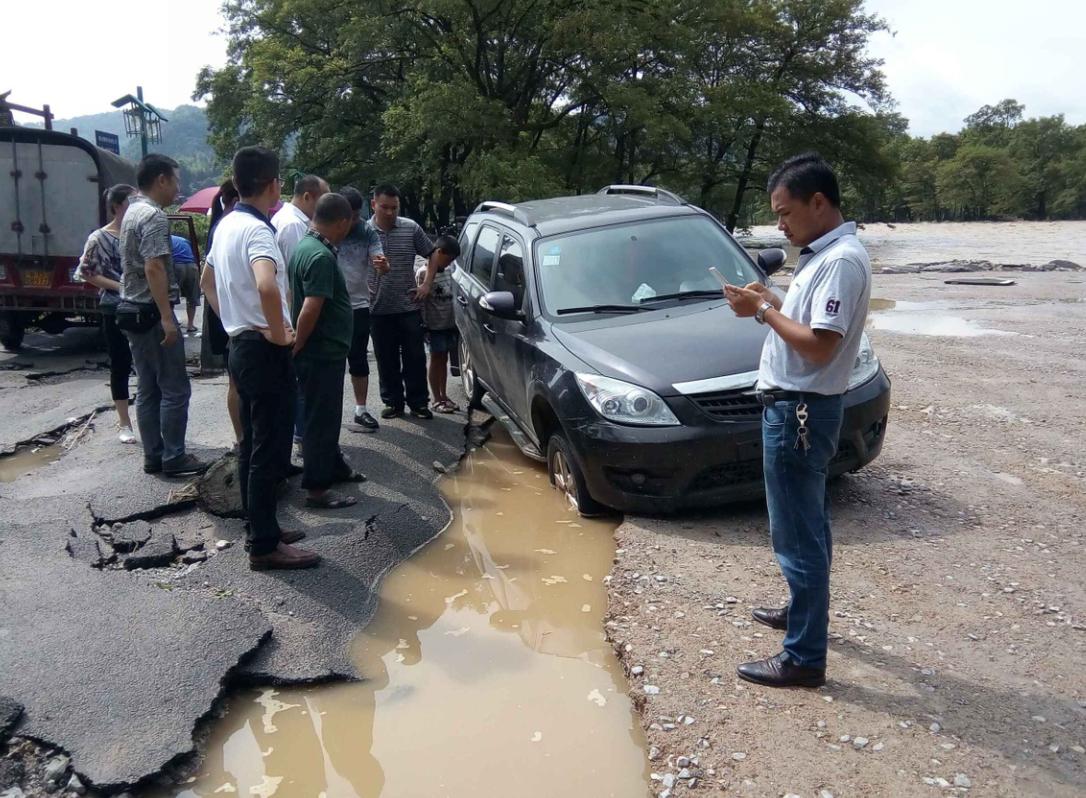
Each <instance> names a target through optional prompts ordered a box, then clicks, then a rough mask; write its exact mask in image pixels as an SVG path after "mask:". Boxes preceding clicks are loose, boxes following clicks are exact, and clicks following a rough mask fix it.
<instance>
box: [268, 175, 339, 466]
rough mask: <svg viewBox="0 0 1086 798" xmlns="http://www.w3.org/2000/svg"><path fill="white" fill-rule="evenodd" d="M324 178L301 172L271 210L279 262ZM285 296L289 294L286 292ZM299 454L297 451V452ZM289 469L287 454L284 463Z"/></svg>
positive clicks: (299, 234) (303, 227)
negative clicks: (287, 194) (288, 195)
mask: <svg viewBox="0 0 1086 798" xmlns="http://www.w3.org/2000/svg"><path fill="white" fill-rule="evenodd" d="M329 190H330V189H329V187H328V183H327V181H325V179H324V178H322V177H318V176H317V175H303V176H302V177H299V178H298V180H297V181H295V183H294V195H293V196H292V197H291V198H290V202H288V203H286V204H285V205H284V206H283V207H282V208H280V209H279V210H278V211H276V212H275V215H274V216H273V217H272V218H271V223H272V227H274V228H275V243H276V244H278V245H279V251H280V252H281V253H282V254H283V263H290V258H291V256H292V255H293V254H294V248H295V247H297V246H298V242H299V241H301V240H302V239H303V238H305V234H306V233H307V232H309V224H310V222H311V221H312V220H313V212H314V210H315V209H316V207H317V200H319V199H320V198H321V197H323V196H324V195H325V194H327V193H328V192H329ZM287 295H288V296H289V293H288V294H287ZM303 415H304V411H303V408H302V390H301V387H299V388H298V412H297V415H296V416H295V419H294V443H295V444H296V445H297V446H298V447H299V450H300V448H301V445H302V416H303ZM298 456H299V457H301V456H302V455H301V451H299V452H298ZM284 465H285V467H286V468H287V469H288V470H289V469H290V453H289V452H288V453H287V460H286V463H285V464H284Z"/></svg>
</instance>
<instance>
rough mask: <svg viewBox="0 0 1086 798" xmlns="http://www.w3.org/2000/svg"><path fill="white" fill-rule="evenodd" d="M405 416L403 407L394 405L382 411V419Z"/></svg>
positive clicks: (387, 406)
mask: <svg viewBox="0 0 1086 798" xmlns="http://www.w3.org/2000/svg"><path fill="white" fill-rule="evenodd" d="M402 416H403V408H402V407H394V406H393V405H386V406H385V409H384V410H382V411H381V418H401V417H402Z"/></svg>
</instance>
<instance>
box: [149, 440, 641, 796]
mask: <svg viewBox="0 0 1086 798" xmlns="http://www.w3.org/2000/svg"><path fill="white" fill-rule="evenodd" d="M441 488H442V493H443V494H444V496H445V498H446V501H447V502H448V503H449V505H450V507H451V508H452V510H453V514H454V519H453V521H452V523H451V524H450V526H449V527H448V529H446V530H445V531H444V532H443V533H442V534H441V535H439V536H438V537H437V538H436V539H434V540H433V541H432V542H431V543H430V544H429V545H427V546H426V547H425V548H423V549H422V550H421V551H419V552H418V553H416V554H415V555H414V556H413V557H412V558H410V559H409V560H407V561H405V562H404V563H401V564H400V565H399V566H397V567H396V568H395V569H394V570H393V571H392V572H391V573H390V574H389V575H388V576H387V577H386V578H385V581H384V583H383V584H382V587H381V591H380V597H381V601H380V606H379V608H378V611H377V615H376V616H375V618H374V620H373V621H372V623H371V624H370V625H369V626H368V627H367V628H366V630H365V631H364V633H363V634H361V635H360V636H359V637H358V638H357V640H356V641H355V649H354V654H355V657H356V660H357V662H358V664H359V667H360V670H361V671H362V673H364V674H366V675H367V677H368V681H365V682H362V683H358V684H341V685H334V686H322V687H312V688H306V689H271V688H268V689H263V690H255V691H246V692H244V693H242V694H239V695H237V696H235V697H234V699H233V700H232V701H231V702H230V703H229V706H228V709H227V712H226V714H225V716H224V717H223V718H222V720H221V721H220V722H219V723H218V724H217V725H216V727H215V728H214V730H213V732H212V734H211V737H210V740H209V741H208V743H207V745H206V746H205V750H206V752H207V753H206V757H205V759H204V762H203V764H202V766H201V767H200V768H199V771H198V773H197V775H195V776H193V777H192V779H190V782H189V783H187V784H184V785H182V786H181V788H179V789H178V790H175V791H173V792H172V793H170V794H171V795H174V796H178V797H179V798H196V797H197V796H200V798H205V797H207V798H210V797H211V796H221V795H232V794H237V795H243V796H248V795H257V796H263V797H264V798H270V797H271V796H279V797H280V798H294V796H312V797H313V798H317V797H318V796H324V798H340V797H341V796H343V797H345V798H351V797H353V796H360V797H364V798H370V797H371V796H378V795H380V796H387V797H389V798H398V797H399V796H450V798H459V797H460V796H463V797H464V798H467V796H472V797H473V798H477V797H478V796H490V795H494V796H498V795H501V796H523V797H524V798H536V797H537V796H538V798H544V796H547V797H549V796H555V795H591V796H623V798H625V797H626V796H639V795H645V794H647V793H648V791H649V778H648V767H647V764H648V763H647V760H646V757H645V742H644V738H643V735H642V731H641V726H640V723H639V722H638V719H637V717H636V715H635V713H634V709H633V706H632V704H631V702H630V700H629V698H628V696H627V694H626V684H625V678H624V676H623V674H622V671H621V668H620V666H619V664H618V661H617V659H616V658H615V656H614V652H613V651H612V649H611V647H610V646H609V644H608V643H607V640H606V638H605V636H604V630H603V614H604V611H605V609H606V605H607V591H606V585H605V583H604V582H603V578H604V577H605V576H606V575H607V574H608V572H609V571H610V568H611V562H612V558H613V557H614V551H615V547H614V539H613V532H614V522H606V521H589V520H586V519H582V518H579V517H578V516H577V515H576V513H574V512H573V511H572V510H571V509H570V508H568V507H567V506H566V505H565V503H564V502H563V501H562V499H561V498H560V497H559V496H558V494H557V493H555V492H554V491H553V490H552V489H551V487H550V485H549V484H548V482H547V478H546V474H545V472H544V471H543V470H542V469H541V468H540V467H538V466H536V465H535V464H533V463H530V462H529V461H527V460H525V459H524V458H523V457H522V456H521V455H520V454H519V453H518V452H517V451H516V449H515V448H514V446H513V444H512V443H511V442H510V441H509V439H508V438H507V437H506V436H505V435H504V433H503V432H501V431H500V430H496V433H495V439H494V440H493V441H492V442H491V443H489V444H488V445H487V446H486V447H485V448H483V449H479V450H477V451H475V452H474V453H473V454H472V455H471V456H470V457H468V459H467V460H466V461H465V462H464V464H463V466H462V467H461V469H460V470H459V471H458V472H457V473H455V474H452V475H449V476H448V477H446V478H444V479H443V480H442V484H441Z"/></svg>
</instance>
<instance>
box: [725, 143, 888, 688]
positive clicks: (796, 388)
mask: <svg viewBox="0 0 1086 798" xmlns="http://www.w3.org/2000/svg"><path fill="white" fill-rule="evenodd" d="M769 194H770V201H771V203H772V205H773V212H774V213H776V214H777V218H778V220H779V222H778V227H779V228H780V230H781V231H782V232H783V233H784V234H785V236H786V237H787V238H788V240H789V242H790V243H791V244H792V245H793V246H797V247H802V249H801V250H800V256H799V264H798V266H797V267H796V271H795V274H794V275H793V277H792V282H791V284H790V285H789V287H788V293H787V295H786V296H785V298H784V300H783V301H782V300H781V299H780V298H779V297H778V296H776V295H775V294H774V293H772V292H771V291H770V290H769V289H768V288H767V287H766V286H764V285H762V284H761V283H751V284H750V285H748V286H746V287H744V288H738V287H735V286H728V287H727V288H726V289H725V293H726V295H727V297H728V302H729V303H730V304H731V307H732V309H733V310H734V311H735V313H736V315H738V316H753V317H754V318H755V319H756V320H757V321H758V322H759V323H760V324H765V325H767V326H769V328H770V332H769V335H768V336H767V337H766V339H765V344H764V346H763V349H762V362H761V366H760V368H759V371H758V391H759V394H758V395H759V397H760V399H761V402H762V405H763V406H764V407H765V411H764V415H763V419H762V449H763V452H762V457H763V465H764V470H765V488H766V504H767V505H768V508H769V531H770V535H771V537H772V540H773V551H774V552H775V553H776V555H777V561H778V562H779V563H780V566H781V571H782V572H783V573H784V578H785V579H786V580H787V582H788V588H789V590H790V592H791V601H790V602H789V604H788V606H787V607H783V608H759V609H756V610H754V611H753V613H752V614H753V616H754V619H755V620H756V621H758V622H759V623H762V624H765V625H766V626H769V627H771V628H773V629H782V630H784V631H785V637H784V645H783V648H784V650H783V651H782V652H781V653H780V654H777V655H776V656H773V657H770V658H768V659H764V660H758V661H756V662H747V663H744V664H742V665H740V666H739V668H738V673H739V677H740V678H741V679H745V680H746V681H748V682H754V683H756V684H762V685H766V686H768V687H819V686H821V685H823V684H825V682H826V645H827V632H828V627H829V604H830V564H831V562H832V559H833V543H832V537H831V535H830V518H829V507H828V502H827V500H826V471H827V469H828V467H829V463H830V460H832V459H833V456H834V454H835V453H836V452H837V443H838V437H839V435H840V431H841V417H842V396H843V394H844V393H845V390H846V389H847V388H848V379H849V375H850V374H851V372H852V367H853V365H854V364H855V361H856V354H857V352H858V350H859V348H860V337H861V336H862V335H863V330H864V323H865V321H866V319H867V306H868V302H869V301H870V297H871V263H870V261H869V260H868V257H867V251H866V250H865V249H864V247H863V244H861V243H860V241H859V239H858V238H857V237H856V224H855V223H854V222H846V221H845V220H844V217H843V216H842V215H841V207H840V206H841V191H840V188H839V187H838V184H837V177H836V176H835V175H834V173H833V170H832V169H831V168H830V165H829V164H827V163H826V162H825V161H824V160H822V158H821V157H820V156H818V155H817V154H815V153H806V154H804V155H797V156H795V157H793V158H790V159H788V160H787V161H785V162H784V163H783V164H781V166H779V167H778V168H777V170H776V171H775V172H774V173H773V174H772V175H771V176H770V178H769Z"/></svg>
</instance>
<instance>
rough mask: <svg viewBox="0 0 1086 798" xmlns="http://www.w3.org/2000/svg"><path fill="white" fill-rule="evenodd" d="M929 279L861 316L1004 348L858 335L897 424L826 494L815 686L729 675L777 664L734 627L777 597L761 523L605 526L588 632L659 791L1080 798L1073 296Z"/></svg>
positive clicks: (1083, 686) (1079, 400)
mask: <svg viewBox="0 0 1086 798" xmlns="http://www.w3.org/2000/svg"><path fill="white" fill-rule="evenodd" d="M947 276H948V275H910V276H877V277H876V278H875V283H874V285H875V291H874V295H875V296H876V297H880V298H884V299H892V300H898V301H901V300H905V301H908V302H933V303H936V304H935V305H934V306H932V307H931V308H930V309H928V308H927V307H926V306H922V307H921V308H914V307H912V306H908V310H910V311H917V312H918V313H919V314H920V316H919V318H920V320H921V322H922V324H921V326H924V325H925V324H927V323H928V322H929V321H930V322H932V323H934V321H936V320H937V319H939V318H941V317H946V316H952V317H956V318H958V319H964V320H966V322H967V326H978V327H979V326H983V327H985V328H989V329H993V330H996V331H1001V332H1004V333H1013V334H1005V335H984V336H976V337H955V338H947V337H934V336H925V335H912V334H899V333H893V332H884V331H881V330H879V329H873V330H872V331H871V337H872V340H873V341H874V343H875V347H876V351H877V352H878V354H879V356H880V358H881V360H882V362H883V365H884V367H885V368H886V370H887V372H888V373H889V374H890V376H891V379H892V380H893V400H892V407H893V409H892V411H891V419H890V426H889V431H888V435H887V440H886V444H885V447H884V449H883V453H882V455H881V457H880V458H879V459H878V460H876V461H875V462H874V463H873V464H872V465H871V466H869V467H868V468H866V469H865V470H863V471H862V472H860V473H857V474H852V475H848V476H846V477H843V478H841V479H840V480H837V481H836V482H835V483H834V484H833V485H832V487H831V495H832V508H833V510H832V511H833V514H834V537H835V542H836V551H835V558H834V570H833V577H832V603H831V613H832V617H831V623H830V633H831V637H832V640H831V646H830V654H829V668H828V677H829V682H828V684H827V685H826V687H824V688H822V689H819V690H771V689H767V688H761V687H757V686H755V685H750V684H747V683H745V682H740V681H738V680H737V678H736V677H735V666H736V665H737V664H738V663H740V662H742V661H745V660H747V659H752V658H761V657H765V656H769V655H771V654H774V653H776V652H777V651H779V649H780V640H779V638H780V633H779V632H775V631H773V630H770V629H767V628H765V627H763V626H760V625H758V624H752V622H751V620H750V614H749V613H750V609H751V608H752V607H755V606H760V605H774V604H778V603H782V602H783V601H784V600H785V599H786V597H787V588H786V586H785V584H784V581H783V579H782V578H781V576H780V573H779V570H778V568H777V565H776V562H775V560H774V559H773V556H772V551H771V550H770V547H769V540H768V531H767V526H766V515H765V509H764V507H763V506H762V505H761V504H760V503H757V504H751V505H744V506H738V507H728V508H722V509H719V510H716V511H713V512H712V513H705V514H698V515H687V516H680V517H677V518H671V519H667V520H660V519H650V518H638V517H629V516H628V517H627V518H626V521H625V523H623V524H622V525H621V526H620V527H619V529H618V531H617V533H616V534H617V540H618V552H617V556H616V560H615V566H614V569H613V571H612V574H611V583H610V584H611V602H610V611H609V615H608V632H609V635H610V637H611V638H612V640H613V642H614V644H615V648H616V650H617V651H618V652H619V656H620V657H621V659H622V661H623V663H624V665H625V667H626V669H627V672H628V674H629V676H630V691H631V694H632V695H633V696H634V698H635V701H636V702H637V704H638V706H639V708H640V710H641V717H642V723H643V726H644V727H645V730H646V733H647V735H648V740H649V743H650V745H651V746H652V748H651V750H650V752H649V757H650V759H651V760H652V770H653V772H654V776H653V778H654V781H653V789H654V792H655V793H657V794H659V795H662V796H668V795H671V796H678V795H684V794H686V793H688V792H690V793H700V792H714V791H722V792H727V793H729V794H739V795H758V796H762V795H765V796H782V795H784V796H789V795H796V796H805V797H806V796H816V797H818V798H824V797H825V796H827V795H836V796H838V797H839V798H840V796H870V795H895V796H896V795H902V796H914V795H934V794H959V795H966V794H969V795H993V796H1023V795H1037V796H1072V795H1074V796H1081V795H1083V794H1084V791H1086V751H1084V750H1083V746H1086V668H1084V664H1086V615H1084V611H1086V606H1084V598H1086V586H1084V580H1083V573H1084V565H1086V556H1084V554H1086V553H1084V551H1083V530H1082V520H1083V516H1084V511H1086V496H1084V492H1083V485H1084V475H1086V459H1084V457H1083V449H1084V448H1086V423H1084V420H1083V416H1082V414H1081V408H1083V406H1084V402H1083V398H1084V393H1086V388H1084V386H1086V365H1084V361H1083V359H1082V355H1081V342H1082V341H1083V340H1086V300H1084V299H1083V297H1084V295H1086V277H1084V276H1082V275H1079V274H1023V275H1014V279H1016V280H1017V281H1018V285H1017V286H1014V287H1011V288H993V287H983V288H982V287H968V286H947V285H944V284H943V279H945V278H946V277H947ZM898 312H901V311H900V310H898V311H889V313H891V314H893V313H898Z"/></svg>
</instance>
